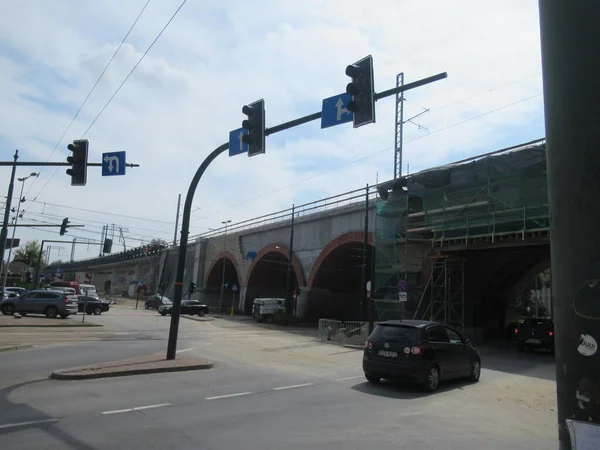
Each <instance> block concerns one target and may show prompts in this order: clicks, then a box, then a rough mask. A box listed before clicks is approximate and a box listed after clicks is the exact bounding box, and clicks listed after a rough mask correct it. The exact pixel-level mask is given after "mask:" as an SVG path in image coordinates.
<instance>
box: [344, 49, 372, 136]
mask: <svg viewBox="0 0 600 450" xmlns="http://www.w3.org/2000/svg"><path fill="white" fill-rule="evenodd" d="M346 75H348V76H349V77H350V78H352V82H351V83H348V86H346V92H347V93H348V94H350V95H351V96H352V101H350V102H349V103H348V106H347V109H348V111H350V112H352V113H354V120H353V121H354V123H353V126H354V128H358V127H360V126H362V125H366V124H368V123H375V85H374V80H373V57H372V56H371V55H369V56H366V57H364V58H363V59H361V60H360V61H357V62H355V63H354V64H350V65H349V66H348V67H346Z"/></svg>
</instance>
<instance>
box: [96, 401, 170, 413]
mask: <svg viewBox="0 0 600 450" xmlns="http://www.w3.org/2000/svg"><path fill="white" fill-rule="evenodd" d="M162 406H171V404H170V403H161V404H159V405H147V406H136V407H135V408H127V409H115V410H112V411H104V412H102V414H119V413H124V412H133V411H141V410H143V409H152V408H160V407H162Z"/></svg>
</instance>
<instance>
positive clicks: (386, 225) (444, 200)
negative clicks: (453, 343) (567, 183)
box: [374, 140, 550, 326]
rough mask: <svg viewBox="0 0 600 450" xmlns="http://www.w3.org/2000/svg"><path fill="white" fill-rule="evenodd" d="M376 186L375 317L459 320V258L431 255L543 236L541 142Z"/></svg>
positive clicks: (461, 273) (461, 274)
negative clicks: (401, 286) (402, 299)
mask: <svg viewBox="0 0 600 450" xmlns="http://www.w3.org/2000/svg"><path fill="white" fill-rule="evenodd" d="M378 191H379V199H378V202H377V216H376V228H375V249H376V256H375V279H374V281H375V283H374V286H375V290H374V296H375V299H376V304H377V306H378V307H377V308H376V309H377V311H378V314H379V320H388V319H398V318H407V317H408V316H410V318H413V317H414V318H419V319H421V318H423V319H425V318H430V317H434V318H435V319H434V320H441V321H444V322H447V323H452V324H454V325H457V326H462V325H463V324H464V319H463V316H464V283H459V281H460V280H464V263H463V262H462V261H460V258H458V259H456V258H454V257H453V258H445V259H440V258H439V257H438V258H436V257H433V256H432V255H435V254H439V253H440V252H445V253H447V254H450V255H454V254H457V253H460V252H461V251H464V250H467V249H469V248H479V247H481V246H490V245H498V244H503V243H504V242H506V241H509V242H511V243H514V241H517V240H518V241H526V240H528V239H536V238H539V237H540V236H541V237H546V236H548V234H549V230H550V218H549V212H548V192H547V178H546V147H545V141H544V140H537V141H533V142H530V143H527V144H523V145H520V146H517V147H512V148H508V149H503V150H499V151H496V152H492V153H488V154H486V155H480V156H478V157H475V158H471V159H469V160H464V161H459V162H457V163H453V164H449V165H446V166H441V167H437V168H433V169H429V170H425V171H422V172H418V173H415V174H412V175H407V176H404V177H400V178H398V179H395V180H391V181H389V182H387V183H380V184H379V186H378ZM500 241H504V242H500ZM401 280H405V281H406V282H407V283H408V293H407V296H408V302H407V303H406V305H402V304H399V302H398V283H399V282H400V281H401ZM448 280H450V282H449V281H448Z"/></svg>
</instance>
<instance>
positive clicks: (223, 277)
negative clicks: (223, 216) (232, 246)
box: [219, 220, 231, 312]
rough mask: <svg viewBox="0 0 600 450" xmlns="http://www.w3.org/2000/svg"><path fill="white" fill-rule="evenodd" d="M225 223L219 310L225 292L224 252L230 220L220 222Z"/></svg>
mask: <svg viewBox="0 0 600 450" xmlns="http://www.w3.org/2000/svg"><path fill="white" fill-rule="evenodd" d="M221 223H222V224H223V225H225V246H224V249H223V274H222V275H221V295H220V296H219V312H222V310H223V295H224V293H225V254H226V253H227V225H228V224H230V223H231V220H224V221H222V222H221Z"/></svg>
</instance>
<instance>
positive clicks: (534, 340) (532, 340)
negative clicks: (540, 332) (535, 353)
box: [525, 339, 541, 344]
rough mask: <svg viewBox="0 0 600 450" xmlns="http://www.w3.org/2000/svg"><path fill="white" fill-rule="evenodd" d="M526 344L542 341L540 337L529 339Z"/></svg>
mask: <svg viewBox="0 0 600 450" xmlns="http://www.w3.org/2000/svg"><path fill="white" fill-rule="evenodd" d="M525 343H526V344H540V343H541V341H540V340H539V339H527V340H526V341H525Z"/></svg>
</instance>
